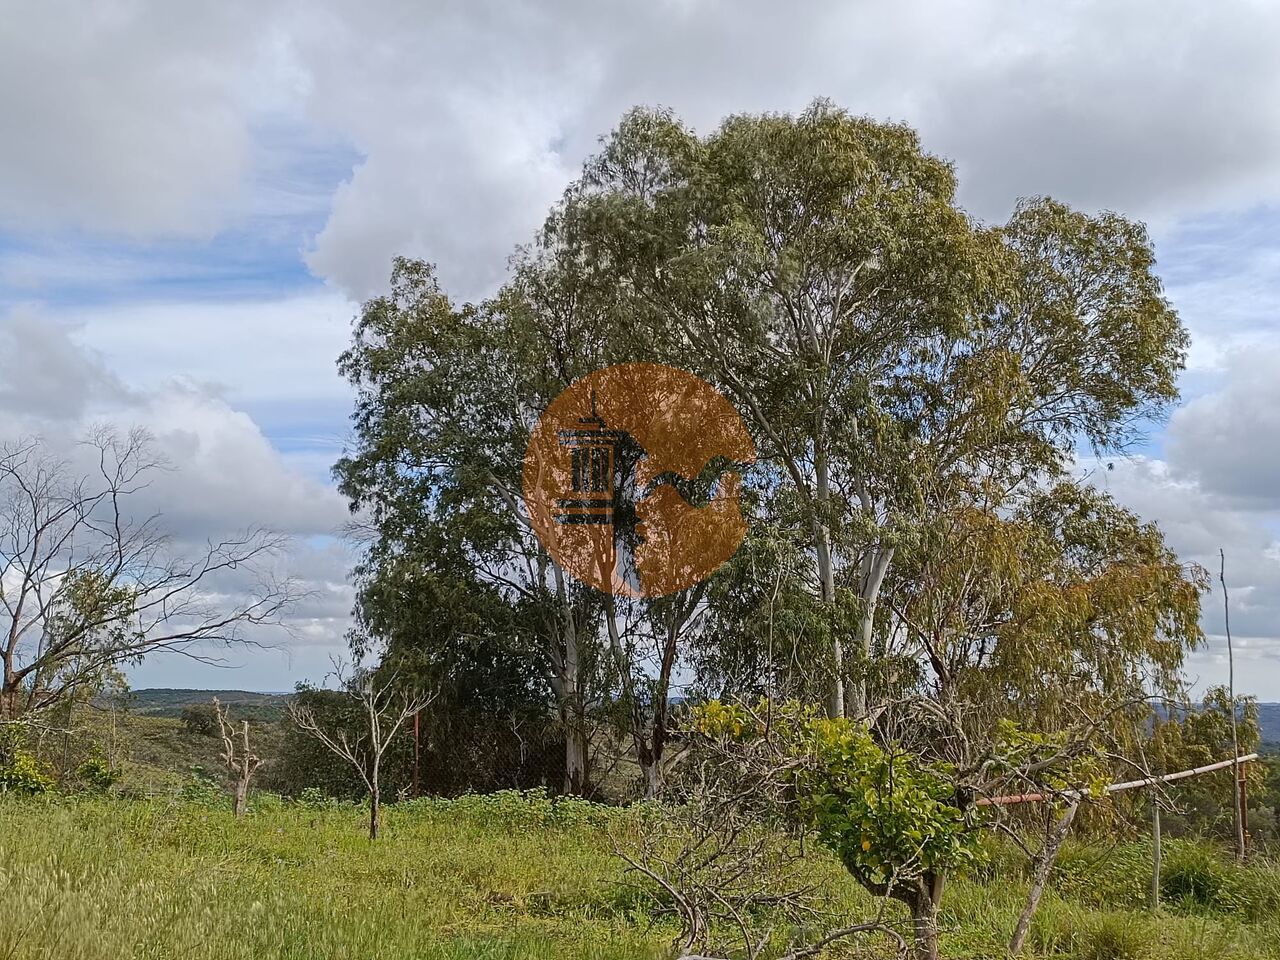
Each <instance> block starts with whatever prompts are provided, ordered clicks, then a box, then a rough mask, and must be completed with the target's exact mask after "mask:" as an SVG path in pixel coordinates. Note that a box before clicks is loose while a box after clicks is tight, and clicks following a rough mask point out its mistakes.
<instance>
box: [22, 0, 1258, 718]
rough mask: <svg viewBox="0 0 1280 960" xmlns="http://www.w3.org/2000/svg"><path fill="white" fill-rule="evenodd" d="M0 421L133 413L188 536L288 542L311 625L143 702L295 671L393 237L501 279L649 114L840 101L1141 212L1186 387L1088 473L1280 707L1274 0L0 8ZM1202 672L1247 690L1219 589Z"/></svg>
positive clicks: (979, 162) (336, 504)
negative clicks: (607, 146)
mask: <svg viewBox="0 0 1280 960" xmlns="http://www.w3.org/2000/svg"><path fill="white" fill-rule="evenodd" d="M0 23H2V24H3V25H4V26H3V27H0V414H2V416H0V438H7V437H15V436H19V435H25V434H31V433H38V434H40V435H42V436H44V437H46V438H48V439H49V441H50V442H51V443H70V442H71V441H72V440H73V439H74V438H75V437H76V436H78V435H79V434H81V433H83V431H84V429H85V428H86V427H88V426H89V425H91V424H94V423H99V422H110V423H117V424H120V425H123V426H129V425H141V426H144V427H146V428H147V429H148V430H150V431H151V432H152V434H153V435H154V436H155V438H156V443H157V446H158V448H159V450H160V452H161V453H162V454H163V455H164V456H165V457H166V459H167V460H168V461H169V463H170V464H171V466H172V470H171V471H170V473H168V474H166V478H165V480H164V482H163V483H159V484H157V485H156V487H155V488H154V489H152V490H149V491H148V492H147V494H146V496H147V497H148V498H149V499H148V503H147V506H149V507H151V508H153V509H156V510H159V511H160V512H161V513H162V514H163V516H164V519H165V523H166V525H167V526H168V528H169V529H170V530H171V531H173V533H174V536H175V537H176V538H178V539H179V541H181V542H190V543H202V542H204V541H205V539H207V538H208V537H211V536H217V535H220V534H222V533H225V532H227V531H229V530H236V529H241V528H243V527H244V526H246V525H248V524H252V523H257V524H263V525H266V526H270V527H272V528H273V529H276V530H279V531H281V532H283V533H286V534H289V535H290V536H291V538H292V545H291V547H290V548H289V553H288V556H287V557H286V558H285V560H284V562H285V563H286V565H287V568H288V571H289V573H290V574H291V575H292V576H293V577H295V578H296V579H297V580H298V581H299V582H300V583H301V584H303V585H304V586H305V588H306V589H307V597H306V599H305V600H304V601H303V602H301V603H300V604H298V605H297V607H296V608H295V609H294V610H293V611H292V613H291V615H290V622H289V624H288V626H289V629H288V630H280V631H278V636H276V635H271V636H264V637H262V642H263V644H264V645H263V646H262V647H254V648H245V649H238V650H233V651H228V652H224V653H222V654H220V655H221V656H222V657H223V658H224V661H225V662H224V663H223V664H222V665H220V666H210V665H204V664H200V663H196V662H194V661H192V660H190V659H188V658H182V657H175V656H169V657H157V658H154V659H152V660H149V661H147V662H146V663H144V664H143V665H142V666H140V667H138V668H136V669H134V670H132V672H131V681H132V683H133V684H134V685H135V686H139V687H141V686H195V687H238V688H243V689H251V690H287V689H291V688H292V687H293V684H294V682H295V681H296V680H299V679H304V678H306V679H311V680H321V679H323V677H324V675H325V674H326V673H327V672H328V670H329V664H330V658H331V657H333V656H341V655H342V654H344V653H345V651H346V642H345V640H344V635H345V633H346V630H347V629H348V627H349V612H350V607H351V600H352V590H351V587H350V584H349V582H348V579H347V571H348V569H349V567H350V563H351V552H350V549H349V548H348V547H347V546H346V545H345V541H344V539H343V536H342V533H343V530H344V526H345V524H346V523H347V522H348V519H349V517H348V513H347V509H346V505H345V503H344V501H343V499H342V498H341V497H340V495H339V494H338V493H337V492H336V490H334V489H333V486H332V483H331V481H330V479H329V467H330V465H331V464H332V463H333V461H334V460H335V459H336V457H337V456H338V455H339V454H340V453H341V451H342V449H343V445H344V443H345V442H346V441H347V440H348V437H349V433H348V426H347V416H348V413H349V409H350V401H351V396H350V391H349V389H348V388H347V386H346V385H345V384H344V383H343V382H342V380H341V379H340V378H339V377H338V375H337V373H336V370H335V366H334V361H335V359H336V357H337V355H338V353H339V352H340V351H341V350H342V349H343V347H344V346H345V344H346V341H347V338H348V334H349V331H350V323H351V319H352V317H353V315H354V314H355V312H356V311H357V309H358V304H359V303H360V302H361V301H362V300H363V299H365V298H367V297H369V296H372V295H376V294H378V293H380V292H381V291H382V290H383V289H384V287H385V285H386V283H387V279H388V275H389V272H390V264H391V259H392V257H394V256H396V255H400V254H403V255H408V256H415V257H422V258H424V259H427V260H430V261H433V262H435V263H436V264H437V265H438V267H439V271H440V274H441V277H442V279H443V281H444V283H445V285H446V287H447V289H449V290H450V292H451V293H452V294H453V295H454V296H455V297H456V298H459V299H473V298H478V297H482V296H484V295H485V294H486V293H488V292H490V291H492V290H493V289H494V287H495V286H496V285H497V284H498V283H500V282H501V280H502V278H503V276H504V271H505V269H506V263H507V258H508V256H509V254H510V253H511V251H512V249H513V248H514V247H515V245H517V244H519V243H522V242H525V241H527V240H528V239H529V238H530V236H531V235H532V232H533V230H534V229H535V228H536V227H537V225H538V224H539V223H540V222H541V220H542V218H543V217H544V215H545V213H546V211H547V208H548V206H549V205H550V204H551V203H553V202H554V201H555V200H556V199H557V197H558V196H559V194H560V193H561V192H562V191H563V189H564V187H565V186H566V185H567V183H568V182H569V181H570V180H571V179H572V178H573V177H574V176H575V175H576V173H577V171H578V170H579V169H580V167H581V164H582V162H583V160H584V159H585V158H586V157H587V156H588V155H589V154H590V153H591V152H592V150H593V149H594V147H595V145H596V143H597V141H598V138H599V137H600V136H601V135H603V134H605V133H607V132H608V131H609V129H610V128H611V127H612V126H613V125H614V124H615V123H616V122H617V120H618V118H619V117H620V116H621V114H622V113H623V111H625V110H626V109H628V108H629V107H631V106H633V105H636V104H644V105H649V106H665V107H670V108H671V109H673V110H674V111H675V112H676V113H677V114H678V115H679V116H680V117H681V118H683V119H684V120H685V121H687V122H688V123H690V124H692V125H693V126H694V127H695V128H697V129H698V130H700V131H703V132H705V131H709V130H711V129H712V128H714V126H715V125H716V124H717V123H718V122H719V120H720V119H721V118H723V117H724V116H725V115H727V114H730V113H739V112H761V111H789V112H795V111H798V110H801V109H803V108H804V107H805V106H806V105H807V104H808V103H809V102H810V101H811V100H812V99H814V98H815V97H819V96H821V97H828V98H830V99H832V100H834V101H835V102H836V103H838V104H840V105H841V106H844V107H846V108H848V109H849V110H851V111H853V112H855V113H859V114H866V115H868V116H871V117H874V118H877V119H882V120H893V121H901V122H906V123H909V124H911V125H912V126H914V127H915V128H916V129H917V130H919V132H920V134H921V137H922V139H923V143H924V146H925V148H926V149H928V150H929V151H931V152H933V153H936V154H938V155H941V156H944V157H947V158H949V159H950V160H952V161H953V162H954V164H955V167H956V171H957V174H958V177H959V180H960V184H961V186H960V201H961V203H962V204H963V205H964V207H965V208H966V209H967V210H968V211H969V212H970V213H971V214H972V215H973V216H975V217H977V218H979V219H981V220H984V221H986V222H992V223H995V222H1000V221H1003V220H1004V219H1005V218H1007V216H1008V215H1009V213H1010V211H1011V210H1012V208H1013V205H1014V203H1015V202H1016V200H1017V198H1019V197H1021V196H1027V195H1041V194H1047V195H1051V196H1054V197H1056V198H1058V199H1060V200H1064V201H1066V202H1069V203H1071V204H1073V205H1076V206H1078V207H1080V208H1082V209H1085V210H1090V211H1094V210H1099V209H1111V210H1116V211H1118V212H1120V213H1123V214H1125V215H1126V216H1130V217H1133V218H1137V219H1141V220H1143V221H1144V222H1146V223H1147V224H1148V226H1149V229H1150V231H1151V234H1152V237H1153V240H1154V243H1155V249H1156V254H1157V258H1158V271H1159V272H1160V274H1161V276H1162V277H1163V278H1164V281H1165V284H1166V292H1167V295H1168V297H1169V298H1170V300H1171V301H1172V302H1173V304H1174V306H1175V307H1176V308H1177V309H1178V311H1179V313H1180V314H1181V316H1182V318H1183V321H1184V322H1185V324H1186V325H1187V327H1188V329H1189V330H1190V331H1191V335H1192V345H1191V350H1190V358H1189V363H1188V369H1187V372H1186V374H1185V375H1184V377H1183V380H1182V391H1183V399H1182V402H1181V404H1180V405H1179V406H1178V407H1177V409H1176V410H1174V411H1173V412H1172V414H1171V416H1170V417H1169V418H1168V420H1167V422H1165V423H1162V424H1157V425H1154V426H1153V428H1152V431H1151V434H1150V436H1149V438H1148V440H1147V442H1146V443H1145V444H1143V445H1142V446H1141V447H1140V448H1139V449H1138V450H1137V451H1135V453H1134V454H1133V455H1132V456H1130V457H1128V458H1124V459H1116V458H1112V459H1110V460H1108V461H1107V463H1103V464H1094V463H1088V462H1082V463H1081V464H1080V465H1079V469H1080V471H1081V472H1082V473H1085V474H1088V475H1089V476H1090V477H1091V478H1092V480H1093V482H1096V483H1098V484H1099V485H1101V486H1104V487H1105V488H1106V489H1108V490H1109V491H1111V492H1112V493H1113V494H1114V495H1115V496H1116V497H1117V498H1118V499H1120V500H1121V501H1122V502H1123V503H1125V504H1126V505H1128V506H1129V507H1131V508H1133V509H1135V510H1136V511H1138V512H1139V513H1140V514H1141V515H1142V516H1144V517H1146V518H1148V519H1151V520H1155V521H1157V522H1158V523H1159V524H1160V525H1161V527H1162V529H1163V530H1164V532H1165V534H1166V537H1167V539H1168V541H1169V543H1170V545H1171V546H1172V547H1173V548H1174V549H1175V550H1177V551H1178V553H1179V555H1180V556H1181V557H1182V558H1183V559H1184V560H1186V561H1188V562H1198V563H1200V564H1203V565H1204V566H1206V567H1208V568H1210V569H1211V570H1212V571H1213V573H1214V574H1215V577H1216V574H1217V571H1218V550H1219V548H1222V549H1223V550H1224V551H1225V553H1226V557H1227V580H1228V586H1229V587H1230V603H1231V626H1232V632H1233V638H1234V640H1235V646H1236V684H1237V690H1238V691H1239V692H1243V693H1247V694H1254V695H1257V696H1259V697H1261V698H1262V699H1264V700H1280V270H1278V269H1277V268H1278V267H1280V58H1278V57H1276V56H1275V49H1276V47H1277V45H1278V44H1280V5H1277V4H1273V3H1263V2H1246V0H1220V2H1217V3H1214V4H1205V3H1191V2H1182V0H1152V2H1143V0H1135V2H1128V3H1124V4H1117V3H1114V2H1111V0H1102V2H1072V0H1064V2H1061V3H1057V4H1052V5H1050V4H1020V3H997V2H989V0H976V2H971V3H967V4H963V5H961V4H954V3H948V2H942V0H939V2H935V3H921V2H912V0H898V2H895V3H892V4H873V3H866V2H848V0H842V2H810V3H794V4H779V3H769V2H759V0H718V2H716V0H708V2H699V0H650V2H646V3H632V4H624V3H618V2H612V0H589V2H588V0H582V2H569V0H542V2H522V0H501V2H489V0H465V2H457V3H453V2H423V0H414V2H393V0H364V2H360V3H356V2H349V3H339V2H335V0H312V2H308V3H305V4H303V3H301V2H279V3H274V2H270V0H255V2H252V3H251V2H247V0H224V2H220V3H216V4H210V3H195V2H193V0H102V2H98V3H94V4H84V3H80V2H63V0H43V2H41V3H21V2H18V0H0ZM1204 627H1205V630H1206V633H1207V634H1208V642H1207V644H1206V647H1205V648H1204V649H1203V650H1201V651H1197V652H1196V653H1194V654H1193V655H1192V657H1191V660H1190V662H1189V674H1190V676H1191V678H1192V679H1193V680H1194V681H1196V682H1197V683H1198V684H1199V685H1200V686H1201V687H1203V686H1204V685H1205V684H1208V683H1215V682H1220V681H1223V680H1225V678H1226V657H1225V642H1224V637H1223V615H1222V595H1221V593H1214V594H1212V595H1209V596H1206V598H1205V615H1204Z"/></svg>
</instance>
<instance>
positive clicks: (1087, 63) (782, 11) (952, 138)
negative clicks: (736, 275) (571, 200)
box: [0, 0, 1280, 297]
mask: <svg viewBox="0 0 1280 960" xmlns="http://www.w3.org/2000/svg"><path fill="white" fill-rule="evenodd" d="M9 19H10V21H11V22H12V24H13V25H14V26H15V29H11V30H8V31H5V34H4V38H5V39H3V40H0V44H2V46H0V117H3V118H4V121H5V129H6V132H7V133H8V134H9V136H8V137H7V139H6V143H7V146H6V150H5V151H4V152H3V155H2V156H0V222H7V223H9V224H10V225H18V226H21V225H34V226H36V227H38V228H39V229H48V228H49V227H51V226H56V225H59V224H64V225H71V226H75V227H85V228H89V229H93V230H107V231H121V232H126V233H135V234H147V233H157V232H158V233H165V232H173V231H178V232H200V231H202V230H212V229H216V228H217V227H218V226H219V225H222V224H225V222H226V221H227V219H228V218H233V217H234V216H236V215H238V214H241V213H244V212H245V208H244V205H243V204H244V199H245V198H244V196H243V194H244V193H245V191H246V188H247V185H248V184H249V183H250V182H251V181H253V180H254V178H255V177H259V176H260V175H263V174H264V171H266V175H267V176H268V178H270V172H271V171H272V170H274V171H276V172H277V173H278V172H279V171H280V169H283V168H282V167H281V162H282V161H281V157H282V156H286V155H288V152H289V150H290V148H292V149H293V150H294V151H295V152H299V153H300V152H306V151H313V150H316V149H319V148H320V145H321V144H323V143H331V142H346V143H349V144H350V145H352V146H353V147H354V148H355V149H356V150H357V151H358V152H359V154H361V155H362V156H363V157H364V160H363V161H362V162H360V163H359V164H358V166H357V167H356V168H355V169H354V170H353V171H352V172H351V175H350V177H349V178H348V179H347V181H346V182H345V183H344V184H343V185H342V186H341V187H340V188H339V189H338V190H337V192H336V193H334V194H333V195H332V197H331V206H330V209H329V214H328V222H327V223H326V225H325V226H324V228H323V229H322V230H321V231H320V232H319V234H318V236H316V237H315V238H314V242H313V246H312V250H311V253H310V255H309V258H308V262H309V263H310V265H311V266H312V268H313V269H314V270H315V271H316V272H317V273H318V274H320V275H321V276H323V277H325V278H327V279H329V280H332V281H333V282H334V283H336V284H337V285H338V286H340V287H341V288H342V289H344V290H346V291H348V292H349V293H351V294H353V295H355V296H358V297H363V296H365V295H368V294H369V293H370V292H371V291H373V290H377V289H380V288H381V287H382V285H383V284H384V283H385V280H386V276H387V271H388V267H389V263H390V259H391V257H392V256H394V255H395V254H400V253H405V254H411V255H421V256H426V257H428V258H430V259H434V260H437V261H439V262H440V263H441V265H442V269H443V272H444V274H445V278H446V280H447V281H448V282H449V283H450V284H451V285H454V286H456V287H457V288H458V289H459V290H460V292H461V293H462V294H463V295H468V296H472V295H475V294H477V293H478V292H482V291H483V290H484V289H485V288H486V287H487V286H489V285H490V284H492V283H493V282H494V280H495V279H496V278H497V277H498V276H499V275H500V272H501V269H502V265H503V262H504V260H505V257H506V256H507V254H508V253H509V252H510V250H511V248H512V246H513V245H514V244H515V243H517V242H521V241H524V240H526V239H527V238H528V235H529V232H530V229H531V228H532V227H533V226H534V225H536V224H537V223H538V222H539V221H540V219H541V217H542V215H543V213H544V212H545V210H546V207H547V205H548V204H549V203H550V202H551V201H553V200H554V199H555V197H556V196H557V195H558V194H559V192H560V190H561V189H562V187H563V185H564V183H565V181H566V180H567V179H568V177H569V176H571V175H572V174H573V173H574V172H575V171H576V170H577V168H578V166H579V164H580V163H581V161H582V159H583V158H584V157H585V155H586V154H588V153H589V152H590V151H591V150H592V149H593V147H594V144H595V140H596V138H597V137H598V136H599V135H601V134H603V133H605V132H606V131H607V130H608V129H609V128H610V127H612V126H613V124H614V123H615V122H616V121H617V118H618V116H619V115H620V114H621V112H622V111H623V110H625V109H626V108H628V107H629V106H632V105H633V104H636V103H646V104H659V103H661V104H665V105H669V106H671V107H673V108H674V109H675V110H676V111H677V112H679V113H680V114H681V115H682V116H684V117H686V118H687V119H688V120H689V121H690V122H693V123H695V124H696V125H698V126H699V127H700V128H702V129H707V128H709V127H710V126H711V125H713V124H714V123H715V122H717V121H718V120H719V118H721V117H722V116H724V115H725V114H726V113H730V112H736V111H759V110H770V109H774V110H776V109H791V110H794V109H799V108H801V107H803V106H804V105H805V104H806V103H807V102H808V101H809V100H810V99H811V98H813V97H814V96H819V95H826V96H831V97H833V98H834V99H836V100H837V101H838V102H841V103H843V104H845V105H847V106H849V107H850V108H851V109H854V110H856V111H859V112H866V113H869V114H871V115H873V116H877V117H885V118H892V119H899V120H905V121H907V122H909V123H912V124H913V125H915V126H916V127H917V128H918V129H920V130H921V132H922V134H923V135H924V138H925V142H926V145H927V146H928V147H929V148H930V149H933V150H936V151H938V152H941V153H942V154H944V155H948V156H950V157H952V158H954V159H955V161H956V163H957V166H958V169H959V172H960V175H961V180H962V184H963V187H962V199H963V200H964V201H965V202H966V204H968V205H969V206H970V207H971V208H972V209H974V210H975V211H976V212H977V213H979V214H981V215H983V216H988V217H1001V216H1003V215H1004V213H1005V212H1007V210H1008V208H1009V205H1010V204H1011V202H1012V200H1013V199H1014V198H1015V197H1017V196H1018V195H1020V194H1026V193H1039V192H1051V193H1054V194H1057V195H1061V196H1062V197H1064V198H1065V199H1068V200H1071V201H1073V202H1076V203H1079V204H1082V205H1085V206H1090V207H1092V206H1113V207H1117V208H1120V209H1122V210H1124V211H1126V212H1130V213H1135V214H1140V215H1144V216H1152V217H1165V216H1170V215H1178V216H1182V215H1186V214H1188V213H1190V212H1192V211H1195V210H1204V209H1214V208H1221V207H1223V206H1224V205H1227V206H1230V205H1235V204H1240V203H1256V202H1257V201H1259V200H1260V199H1263V200H1265V199H1270V200H1275V199H1277V191H1280V175H1278V174H1277V173H1276V171H1277V170H1280V115H1278V114H1277V113H1276V111H1274V110H1270V109H1268V106H1267V105H1269V104H1270V103H1272V102H1274V101H1275V98H1276V96H1277V95H1278V94H1280V61H1278V60H1277V59H1276V58H1275V57H1274V56H1273V50H1272V38H1274V37H1275V36H1276V35H1277V30H1278V29H1280V9H1277V8H1275V7H1271V6H1267V5H1260V4H1256V3H1250V2H1247V0H1234V2H1224V3H1220V4H1217V5H1214V6H1213V7H1212V8H1210V7H1205V6H1204V5H1203V4H1195V3H1191V2H1174V3H1169V2H1167V0H1148V2H1142V3H1136V4H1126V5H1116V4H1111V3H1105V2H1101V0H1094V2H1082V3H1073V4H1066V5H1062V4H1060V5H1057V6H1045V5H1026V6H1021V7H1009V6H1008V5H1007V4H1000V3H995V2H992V0H987V2H982V3H977V4H969V5H965V6H950V7H947V6H941V5H938V4H935V3H926V2H905V3H899V4H896V5H893V6H892V7H887V8H873V7H870V6H868V5H864V4H859V5H850V4H847V3H842V2H836V0H828V2H823V3H816V4H812V5H809V6H807V7H806V8H805V9H804V10H803V11H796V10H793V9H791V8H787V7H785V6H779V5H777V4H767V3H764V2H763V0H751V2H743V3H728V2H726V0H710V2H704V3H677V2H666V3H652V4H645V5H640V6H636V5H630V4H620V3H594V2H593V3H587V2H584V0H560V2H555V3H540V4H532V3H506V2H502V3H499V2H469V3H442V4H435V5H431V6H425V7H424V6H422V5H419V4H410V3H405V2H402V0H378V2H370V3H364V4H359V5H349V4H336V3H316V4H305V5H304V4H291V3H285V4H279V5H266V6H262V5H251V4H247V3H241V2H233V3H229V4H216V5H212V6H210V5H207V4H205V5H200V4H177V5H175V4H172V3H159V2H155V0H152V2H137V3H131V4H127V5H123V4H118V5H108V6H98V7H94V8H91V9H89V10H85V9H83V8H81V7H75V8H74V12H73V11H72V10H71V9H70V8H67V7H64V6H63V5H61V4H58V3H49V4H43V5H39V6H36V7H24V9H23V11H22V12H21V13H20V14H11V15H10V17H9ZM282 131H283V133H282ZM287 167H288V164H285V165H284V168H287ZM276 179H277V180H278V179H279V178H278V177H277V178H276ZM277 186H278V184H277ZM317 199H318V198H317V197H315V196H312V195H311V194H310V193H307V194H305V195H302V196H300V197H290V196H288V191H285V192H284V193H283V194H281V193H279V192H278V191H276V192H273V191H272V190H267V191H265V192H260V193H259V194H258V195H257V196H255V197H253V198H252V202H254V203H257V204H258V205H263V204H265V205H267V206H268V207H271V208H272V209H273V210H275V211H277V212H284V213H287V212H288V211H291V210H294V211H296V210H299V209H305V210H308V211H309V210H311V209H313V208H314V206H315V203H316V201H317ZM299 205H300V206H299Z"/></svg>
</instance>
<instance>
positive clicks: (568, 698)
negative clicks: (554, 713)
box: [551, 564, 589, 797]
mask: <svg viewBox="0 0 1280 960" xmlns="http://www.w3.org/2000/svg"><path fill="white" fill-rule="evenodd" d="M551 569H552V573H553V575H554V577H555V584H556V598H557V600H558V601H559V603H560V612H561V617H562V623H561V636H560V640H561V643H562V644H563V646H562V647H561V648H560V649H556V644H555V643H553V644H552V649H551V660H552V662H553V664H554V665H555V667H556V674H557V675H556V676H555V677H554V679H553V681H552V686H553V688H554V689H555V692H556V697H557V699H558V700H559V709H560V721H561V723H562V724H563V726H564V792H565V793H566V794H570V795H572V796H579V797H580V796H585V795H586V793H587V788H588V781H589V777H588V771H587V758H588V744H587V733H586V708H585V705H584V704H583V700H582V682H581V678H580V677H579V671H580V666H579V661H578V625H577V622H576V621H575V620H574V613H573V604H572V602H571V600H570V597H569V587H568V584H567V583H566V582H565V577H564V571H563V570H561V569H560V567H559V565H558V564H552V565H551Z"/></svg>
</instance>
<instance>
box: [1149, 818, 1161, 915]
mask: <svg viewBox="0 0 1280 960" xmlns="http://www.w3.org/2000/svg"><path fill="white" fill-rule="evenodd" d="M1159 909H1160V798H1159V797H1158V796H1156V795H1154V794H1153V795H1152V797H1151V912H1152V913H1156V912H1158V911H1159Z"/></svg>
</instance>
